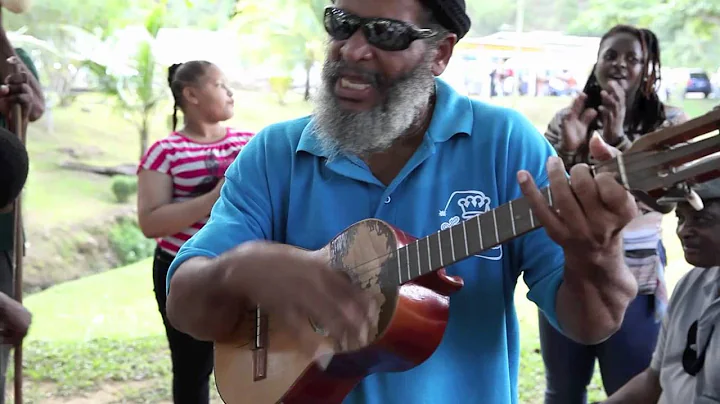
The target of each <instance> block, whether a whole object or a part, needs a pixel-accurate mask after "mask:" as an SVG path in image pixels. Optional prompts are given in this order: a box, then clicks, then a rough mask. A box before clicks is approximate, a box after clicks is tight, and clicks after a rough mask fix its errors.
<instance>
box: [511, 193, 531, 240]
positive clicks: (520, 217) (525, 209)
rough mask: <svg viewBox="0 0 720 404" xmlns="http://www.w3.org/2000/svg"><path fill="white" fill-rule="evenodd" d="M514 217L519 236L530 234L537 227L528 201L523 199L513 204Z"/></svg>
mask: <svg viewBox="0 0 720 404" xmlns="http://www.w3.org/2000/svg"><path fill="white" fill-rule="evenodd" d="M513 215H514V216H513V217H514V219H515V228H516V229H517V234H522V233H525V232H528V231H530V230H532V229H534V228H535V227H536V226H535V219H534V218H533V213H532V209H530V202H528V200H527V199H525V198H522V199H518V200H516V201H514V202H513Z"/></svg>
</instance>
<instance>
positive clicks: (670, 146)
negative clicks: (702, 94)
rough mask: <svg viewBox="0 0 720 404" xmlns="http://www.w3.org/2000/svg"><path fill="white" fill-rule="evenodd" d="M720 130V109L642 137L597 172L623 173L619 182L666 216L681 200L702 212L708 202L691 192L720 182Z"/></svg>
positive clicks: (619, 175)
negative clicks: (718, 131)
mask: <svg viewBox="0 0 720 404" xmlns="http://www.w3.org/2000/svg"><path fill="white" fill-rule="evenodd" d="M718 129H720V110H717V109H716V110H713V111H711V112H708V113H707V114H705V115H703V116H700V117H698V118H695V119H692V120H690V121H687V122H685V123H683V124H681V125H677V126H673V127H669V128H664V129H660V130H658V131H655V132H653V133H650V134H647V135H645V136H643V137H641V138H640V139H638V140H637V141H636V142H635V143H633V145H632V146H631V147H630V149H628V150H627V151H625V153H623V154H622V155H621V156H618V157H617V158H616V159H614V160H611V161H609V162H606V163H603V164H602V165H601V166H599V167H596V170H597V169H599V171H612V172H615V173H617V174H618V177H619V178H618V180H619V181H620V182H621V183H622V184H623V185H624V186H625V187H626V188H627V189H629V190H631V191H632V193H633V194H634V195H635V196H636V197H637V198H638V199H639V200H640V201H642V202H643V203H645V204H647V205H649V206H650V207H651V208H653V209H655V210H658V211H660V212H663V213H667V212H669V211H671V210H672V209H673V208H674V204H675V203H677V202H679V201H689V202H690V203H692V204H693V206H695V207H696V209H702V201H700V200H699V198H698V197H697V195H695V194H694V193H693V192H692V190H691V188H692V186H693V185H694V184H699V183H703V182H706V181H710V180H712V179H714V178H718V177H720V154H717V153H718V152H720V134H718V133H717V132H716V131H717V130H718ZM697 138H701V139H700V140H695V139H697ZM693 140H694V141H693Z"/></svg>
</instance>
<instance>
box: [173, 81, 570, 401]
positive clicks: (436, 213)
mask: <svg viewBox="0 0 720 404" xmlns="http://www.w3.org/2000/svg"><path fill="white" fill-rule="evenodd" d="M436 88H437V99H436V100H437V102H436V106H435V111H434V113H433V117H432V121H431V123H430V127H429V128H428V131H427V133H426V134H425V139H424V141H423V142H422V144H421V145H420V147H419V148H418V150H417V151H416V152H415V154H414V155H413V156H412V158H411V159H410V161H409V162H408V163H407V165H406V166H405V167H404V168H403V169H402V171H401V172H400V174H399V175H398V176H397V178H395V180H394V181H393V182H392V183H391V184H390V185H389V186H385V185H383V184H382V183H381V182H380V181H378V180H377V179H376V178H375V177H374V176H373V175H372V173H371V172H370V171H369V169H368V167H367V166H366V165H365V164H364V163H363V162H362V161H361V160H359V159H357V158H353V157H348V158H338V159H335V160H331V161H329V160H328V159H327V158H326V155H325V153H324V152H323V150H322V149H321V147H320V145H319V143H318V141H317V140H316V138H315V136H314V135H313V124H312V119H311V117H304V118H300V119H297V120H293V121H289V122H282V123H278V124H275V125H272V126H270V127H268V128H266V129H264V130H262V131H261V132H259V133H258V134H257V135H256V136H255V137H254V138H253V139H252V140H251V141H250V142H249V143H248V145H247V146H246V147H245V148H244V149H243V151H242V152H241V153H240V155H239V156H238V158H237V159H236V160H235V162H234V163H233V164H232V165H231V166H230V168H229V169H228V170H227V172H226V174H225V175H226V182H225V185H224V186H223V188H222V191H221V196H220V199H219V200H218V202H217V203H216V204H215V206H214V208H213V210H212V213H211V217H210V220H209V221H208V223H207V224H206V225H205V227H203V229H202V230H200V231H199V232H198V233H197V234H196V235H195V236H193V237H192V238H191V239H190V240H189V241H188V242H186V243H185V244H184V245H183V247H182V248H181V249H180V252H179V253H178V254H177V257H176V258H175V260H174V261H173V263H172V266H171V267H170V271H169V273H168V288H169V284H170V278H171V277H172V275H173V272H174V271H175V269H176V268H177V267H178V265H180V264H181V263H182V262H183V261H185V260H187V259H188V258H190V257H195V256H209V257H215V256H218V255H220V254H222V253H223V252H225V251H227V250H229V249H231V248H233V247H235V246H237V245H238V244H241V243H243V242H246V241H248V240H257V239H262V240H274V241H277V242H281V243H286V244H291V245H295V246H299V247H302V248H305V249H310V250H315V249H319V248H321V247H323V246H324V245H325V244H327V243H328V242H329V241H330V240H331V239H332V238H333V237H334V236H335V235H337V234H338V233H339V232H341V231H342V230H343V229H345V228H346V227H348V226H349V225H351V224H353V223H355V222H357V221H359V220H362V219H366V218H378V219H382V220H385V221H387V222H389V223H391V224H392V225H394V226H396V227H398V228H400V229H402V230H404V231H405V232H407V233H409V234H411V235H413V236H415V237H423V236H426V235H429V234H431V233H434V232H437V231H438V230H440V229H444V228H446V227H447V226H449V225H453V224H456V223H457V222H458V221H459V220H464V219H467V218H469V217H472V216H474V215H476V214H479V213H483V212H485V211H487V210H488V209H491V208H496V207H497V206H498V205H501V204H503V203H506V202H508V201H510V200H512V199H516V198H519V197H521V196H522V193H521V192H520V188H519V186H518V184H517V180H516V173H517V171H518V170H520V169H525V170H528V171H529V172H530V173H531V174H532V175H533V176H534V178H535V180H536V181H537V183H538V184H540V185H541V186H545V185H547V183H548V180H547V174H546V170H545V163H546V161H547V159H548V157H550V156H552V155H554V150H553V148H552V147H551V146H550V144H549V143H548V142H547V141H546V140H545V138H544V137H543V136H542V135H541V134H540V133H539V132H538V131H537V130H536V129H535V128H534V127H533V125H532V124H531V123H530V122H529V121H528V120H527V119H526V118H524V117H523V116H521V115H520V114H519V113H517V112H515V111H512V110H508V109H505V108H500V107H497V106H491V105H488V104H484V103H482V102H480V101H476V100H471V99H469V98H468V97H465V96H462V95H460V94H458V93H457V92H455V91H454V90H453V89H452V88H451V87H450V86H449V85H448V84H447V83H445V82H443V81H442V80H440V79H437V81H436ZM479 195H481V196H482V197H481V198H479V199H478V198H476V200H480V201H482V203H480V204H479V205H477V206H473V205H472V204H462V203H459V201H460V199H463V198H467V197H468V196H472V197H477V196H479ZM563 265H564V258H563V253H562V250H561V248H560V247H559V246H558V245H557V244H555V243H553V242H552V241H551V240H550V239H549V238H548V236H547V234H546V233H545V231H544V230H542V229H540V230H536V231H533V232H531V233H528V234H526V235H524V236H521V237H519V238H516V239H515V240H513V241H511V242H508V243H506V244H504V245H502V246H499V247H497V248H494V249H491V250H488V251H485V252H484V253H482V254H480V255H477V256H473V257H471V258H468V259H466V260H464V261H462V262H459V263H457V264H455V265H452V266H451V267H449V268H448V273H449V274H450V275H458V276H460V277H462V278H463V279H464V281H465V286H464V287H463V288H462V289H461V290H460V291H459V292H457V293H456V294H454V295H452V297H451V298H450V320H449V323H448V326H447V329H446V331H445V335H444V337H443V340H442V342H441V344H440V346H439V347H438V349H437V350H436V351H435V353H434V354H433V355H432V356H431V357H430V358H429V359H428V360H427V361H425V362H424V363H422V364H421V365H420V366H417V367H416V368H414V369H412V370H410V371H407V372H403V373H386V374H377V375H371V376H369V377H367V378H366V379H365V380H364V381H363V382H362V383H360V384H359V385H358V386H357V387H356V388H355V390H354V391H353V392H352V393H351V394H350V396H348V398H347V399H346V400H345V403H346V404H360V403H367V404H381V403H382V404H395V403H396V404H407V403H412V404H421V403H432V404H443V403H448V404H463V403H467V404H477V403H492V404H504V403H516V402H517V400H518V392H517V379H518V362H519V335H520V334H519V332H520V330H519V326H518V320H517V316H516V312H515V306H514V302H513V296H514V293H513V292H514V290H515V285H516V283H517V280H518V277H519V276H520V275H521V274H522V275H523V277H524V281H525V283H526V284H527V285H528V287H529V289H530V291H529V294H528V295H529V298H530V299H531V300H533V301H534V302H535V303H537V305H538V306H539V307H540V309H542V310H543V311H544V312H545V314H546V315H547V316H548V317H549V318H550V319H551V321H553V322H555V300H556V299H555V297H556V293H557V290H558V287H559V285H560V283H561V280H562V273H563ZM268 270H269V269H268Z"/></svg>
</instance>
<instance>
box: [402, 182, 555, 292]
mask: <svg viewBox="0 0 720 404" xmlns="http://www.w3.org/2000/svg"><path fill="white" fill-rule="evenodd" d="M541 193H542V194H543V196H544V197H545V199H546V200H547V202H548V204H549V205H550V206H552V204H553V202H552V194H551V193H550V189H549V188H543V189H542V190H541ZM539 227H541V225H540V223H539V222H538V220H537V218H536V217H535V216H534V215H533V212H532V210H531V209H530V204H529V202H528V201H527V199H525V198H520V199H515V200H513V201H510V202H508V203H506V204H504V205H500V206H499V207H497V208H495V209H493V210H491V211H489V212H486V213H483V214H481V215H478V216H475V217H473V218H470V219H468V220H466V221H464V222H461V223H458V224H456V225H455V226H452V227H450V228H448V229H445V230H441V231H438V232H437V233H434V234H431V235H430V236H427V237H425V238H421V239H418V240H416V241H415V242H413V243H410V244H408V245H406V246H405V247H402V248H400V249H398V250H397V252H396V254H395V257H394V258H395V262H394V264H393V265H394V266H396V267H397V268H396V269H397V271H398V279H399V280H400V283H401V284H402V283H405V282H407V281H409V280H412V279H415V278H417V277H419V276H421V275H424V274H427V273H429V272H432V271H436V270H438V269H440V268H444V267H447V266H449V265H452V264H454V263H456V262H458V261H462V260H464V259H465V258H468V257H470V256H473V255H476V254H479V253H481V252H483V251H485V250H488V249H490V248H493V247H496V246H498V245H500V244H502V243H505V242H507V241H510V240H512V239H514V238H515V237H518V236H521V235H523V234H525V233H527V232H529V231H532V230H534V229H537V228H539Z"/></svg>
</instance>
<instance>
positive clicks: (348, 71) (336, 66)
mask: <svg viewBox="0 0 720 404" xmlns="http://www.w3.org/2000/svg"><path fill="white" fill-rule="evenodd" d="M323 75H324V76H325V78H326V79H327V81H328V82H329V83H333V84H334V83H335V82H336V81H337V80H338V79H340V76H343V75H352V76H357V77H360V78H362V79H363V80H364V81H366V82H367V83H368V84H370V85H371V86H373V87H375V88H378V87H382V86H383V85H384V84H385V83H384V80H383V78H382V76H381V75H380V74H378V73H375V72H372V71H368V70H366V69H362V68H359V67H355V66H350V65H348V64H347V63H346V62H342V61H339V62H327V63H326V64H325V68H324V69H323Z"/></svg>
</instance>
